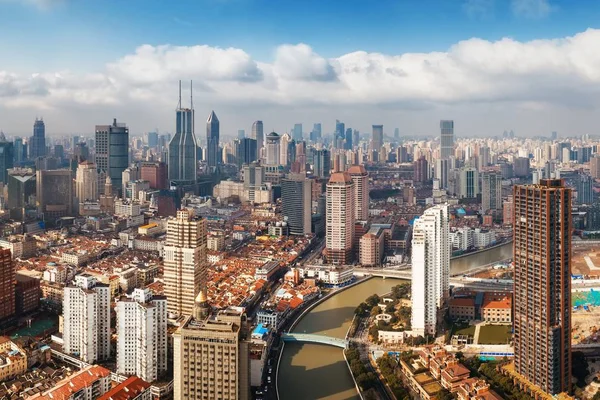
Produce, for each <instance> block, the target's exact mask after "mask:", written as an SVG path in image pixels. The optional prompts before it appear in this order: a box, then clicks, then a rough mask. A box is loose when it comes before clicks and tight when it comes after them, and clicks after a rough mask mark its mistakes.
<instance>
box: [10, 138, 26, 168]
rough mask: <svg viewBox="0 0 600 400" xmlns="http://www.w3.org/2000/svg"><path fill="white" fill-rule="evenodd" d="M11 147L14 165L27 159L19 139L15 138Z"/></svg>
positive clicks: (21, 141)
mask: <svg viewBox="0 0 600 400" xmlns="http://www.w3.org/2000/svg"><path fill="white" fill-rule="evenodd" d="M13 147H14V152H15V164H16V165H19V164H21V163H22V162H23V161H25V160H26V159H27V152H26V151H25V148H24V146H23V139H22V138H20V137H17V138H15V140H14V142H13Z"/></svg>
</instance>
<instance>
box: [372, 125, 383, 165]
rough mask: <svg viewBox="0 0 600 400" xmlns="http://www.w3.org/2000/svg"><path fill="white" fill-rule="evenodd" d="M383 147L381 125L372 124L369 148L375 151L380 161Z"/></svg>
mask: <svg viewBox="0 0 600 400" xmlns="http://www.w3.org/2000/svg"><path fill="white" fill-rule="evenodd" d="M382 147H383V125H373V137H372V138H371V150H372V151H376V152H377V154H378V155H379V160H380V161H381V160H382V158H381V155H380V154H379V153H380V152H381V148H382Z"/></svg>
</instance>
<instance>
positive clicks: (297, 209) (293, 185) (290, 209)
mask: <svg viewBox="0 0 600 400" xmlns="http://www.w3.org/2000/svg"><path fill="white" fill-rule="evenodd" d="M311 193H312V182H311V180H310V179H307V178H306V176H305V175H304V174H289V175H288V177H287V178H285V179H282V180H281V208H282V211H283V216H284V218H286V219H287V224H288V227H289V230H290V234H292V235H307V234H309V233H310V232H311V218H312V214H311V211H312V210H311V206H312V201H311Z"/></svg>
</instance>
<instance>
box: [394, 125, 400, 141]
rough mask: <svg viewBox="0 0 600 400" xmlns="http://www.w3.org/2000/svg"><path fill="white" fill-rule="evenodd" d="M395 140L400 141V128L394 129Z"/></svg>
mask: <svg viewBox="0 0 600 400" xmlns="http://www.w3.org/2000/svg"><path fill="white" fill-rule="evenodd" d="M394 139H395V140H400V129H399V128H394Z"/></svg>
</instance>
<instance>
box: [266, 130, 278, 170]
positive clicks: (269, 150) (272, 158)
mask: <svg viewBox="0 0 600 400" xmlns="http://www.w3.org/2000/svg"><path fill="white" fill-rule="evenodd" d="M280 139H281V137H280V136H279V135H278V134H277V133H275V132H271V133H269V134H268V135H267V144H266V162H265V164H267V165H279V161H280V159H281V154H280V143H279V141H280Z"/></svg>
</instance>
